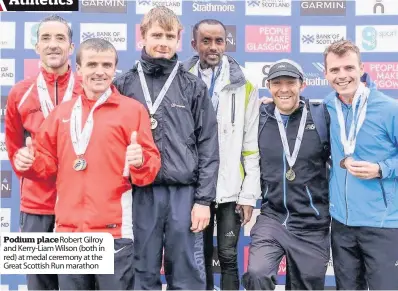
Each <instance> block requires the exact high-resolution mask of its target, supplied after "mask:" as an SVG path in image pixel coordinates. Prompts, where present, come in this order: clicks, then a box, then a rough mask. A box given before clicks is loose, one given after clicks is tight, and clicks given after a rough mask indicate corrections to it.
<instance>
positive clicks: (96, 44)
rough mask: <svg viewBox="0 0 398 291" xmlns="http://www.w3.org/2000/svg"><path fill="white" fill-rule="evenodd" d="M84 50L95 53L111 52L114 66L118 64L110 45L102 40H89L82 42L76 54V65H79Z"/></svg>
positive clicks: (113, 49) (114, 50)
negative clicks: (113, 57)
mask: <svg viewBox="0 0 398 291" xmlns="http://www.w3.org/2000/svg"><path fill="white" fill-rule="evenodd" d="M85 50H94V51H96V52H104V51H113V52H114V53H115V65H117V63H118V60H119V59H118V56H117V51H116V49H115V47H114V46H113V44H112V43H110V42H109V41H107V40H105V39H102V38H89V39H87V40H85V41H83V42H82V43H81V44H80V46H79V49H78V51H77V53H76V64H78V65H79V66H80V65H81V60H82V54H83V51H85Z"/></svg>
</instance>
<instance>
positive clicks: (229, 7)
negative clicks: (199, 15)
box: [192, 3, 235, 12]
mask: <svg viewBox="0 0 398 291" xmlns="http://www.w3.org/2000/svg"><path fill="white" fill-rule="evenodd" d="M192 11H193V12H235V5H233V4H212V3H207V4H203V3H193V4H192Z"/></svg>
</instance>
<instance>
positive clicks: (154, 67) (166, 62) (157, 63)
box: [135, 47, 178, 76]
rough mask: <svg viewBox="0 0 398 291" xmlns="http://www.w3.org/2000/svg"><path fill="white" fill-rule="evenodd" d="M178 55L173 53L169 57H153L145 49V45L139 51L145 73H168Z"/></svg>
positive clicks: (157, 74)
mask: <svg viewBox="0 0 398 291" xmlns="http://www.w3.org/2000/svg"><path fill="white" fill-rule="evenodd" d="M177 61H178V56H177V54H175V55H174V56H173V57H172V58H171V59H166V58H153V57H151V56H150V55H148V54H147V53H146V51H145V47H144V48H143V49H142V51H141V60H140V62H141V65H142V70H143V71H144V73H145V74H146V75H152V76H159V75H168V74H170V73H171V72H172V71H173V69H174V67H175V65H176V64H177ZM135 67H136V66H135Z"/></svg>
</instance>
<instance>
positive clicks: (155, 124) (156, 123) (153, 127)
mask: <svg viewBox="0 0 398 291" xmlns="http://www.w3.org/2000/svg"><path fill="white" fill-rule="evenodd" d="M156 127H158V121H157V120H156V119H155V118H153V117H151V129H155V128H156Z"/></svg>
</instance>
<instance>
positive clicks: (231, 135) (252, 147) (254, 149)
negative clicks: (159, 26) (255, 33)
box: [184, 19, 261, 290]
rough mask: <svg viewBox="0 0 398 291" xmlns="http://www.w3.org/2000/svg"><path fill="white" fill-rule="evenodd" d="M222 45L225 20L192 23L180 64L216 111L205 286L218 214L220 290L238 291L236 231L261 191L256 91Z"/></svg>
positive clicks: (210, 278) (209, 284)
mask: <svg viewBox="0 0 398 291" xmlns="http://www.w3.org/2000/svg"><path fill="white" fill-rule="evenodd" d="M226 46H227V44H226V28H225V26H224V24H222V23H221V22H219V21H218V20H214V19H205V20H202V21H200V22H198V23H197V24H196V25H195V26H194V28H193V40H192V47H193V48H194V49H195V50H196V51H197V52H198V55H197V56H194V57H192V58H191V59H189V60H188V61H186V62H185V64H184V66H185V68H186V69H187V70H189V71H190V72H191V73H192V74H194V75H196V76H198V77H200V78H201V79H202V80H203V81H204V82H205V83H206V85H207V87H208V90H209V95H210V98H211V100H212V103H213V107H214V109H215V110H216V112H217V121H218V131H219V133H218V134H219V138H220V141H219V142H220V170H219V172H218V182H217V196H216V200H215V201H214V202H212V204H211V208H210V209H211V218H210V225H209V227H208V228H207V229H206V230H205V231H204V237H205V238H204V243H205V245H204V248H205V260H206V274H207V280H206V281H207V287H206V288H207V289H208V290H213V288H214V282H213V270H212V269H213V231H214V224H215V223H214V216H216V218H217V223H216V224H217V247H218V258H219V260H220V266H221V289H222V290H239V272H238V258H237V257H238V252H237V245H238V239H239V233H240V229H241V225H245V224H246V223H248V222H249V221H250V219H251V216H252V212H253V207H254V206H255V205H256V201H257V199H258V198H260V193H261V191H260V166H259V154H258V144H257V133H258V116H259V101H258V90H257V88H256V87H255V86H253V84H252V83H251V82H250V81H249V80H248V78H247V74H246V73H245V71H244V69H243V68H242V67H241V66H240V65H239V64H238V63H237V62H236V60H234V59H233V58H232V57H230V56H227V55H225V54H224V52H225V49H226ZM241 161H243V163H242V162H241Z"/></svg>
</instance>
